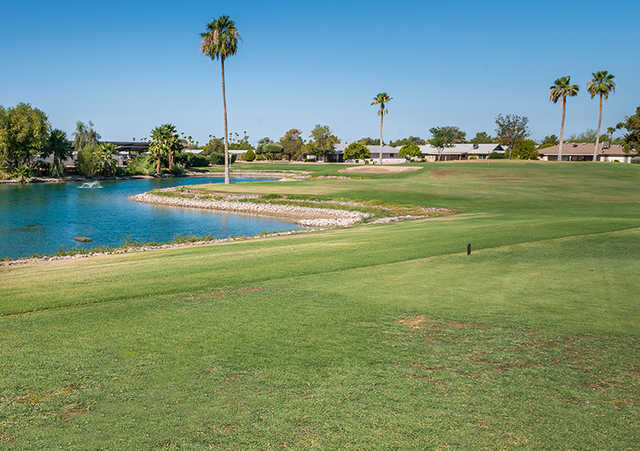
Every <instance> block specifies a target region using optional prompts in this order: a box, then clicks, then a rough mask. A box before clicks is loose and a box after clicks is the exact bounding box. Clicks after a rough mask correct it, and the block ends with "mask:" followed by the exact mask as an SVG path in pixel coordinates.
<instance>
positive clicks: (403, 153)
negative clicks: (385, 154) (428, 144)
mask: <svg viewBox="0 0 640 451" xmlns="http://www.w3.org/2000/svg"><path fill="white" fill-rule="evenodd" d="M398 156H399V157H400V158H406V159H407V160H411V159H412V158H420V157H421V156H422V152H421V151H420V147H418V144H416V143H409V144H405V145H404V146H402V149H400V151H399V152H398Z"/></svg>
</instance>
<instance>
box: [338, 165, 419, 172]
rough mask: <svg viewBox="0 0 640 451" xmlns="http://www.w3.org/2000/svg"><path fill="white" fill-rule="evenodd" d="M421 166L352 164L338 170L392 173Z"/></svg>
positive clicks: (417, 169) (413, 169)
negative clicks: (352, 165) (349, 166)
mask: <svg viewBox="0 0 640 451" xmlns="http://www.w3.org/2000/svg"><path fill="white" fill-rule="evenodd" d="M420 169H422V167H421V166H354V167H352V168H346V169H340V170H339V171H338V172H361V173H365V174H393V173H396V172H410V171H419V170H420Z"/></svg>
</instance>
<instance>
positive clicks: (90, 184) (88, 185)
mask: <svg viewBox="0 0 640 451" xmlns="http://www.w3.org/2000/svg"><path fill="white" fill-rule="evenodd" d="M78 188H82V189H97V188H102V185H101V184H100V182H99V181H97V180H95V181H93V182H84V183H83V184H82V185H80V186H79V187H78Z"/></svg>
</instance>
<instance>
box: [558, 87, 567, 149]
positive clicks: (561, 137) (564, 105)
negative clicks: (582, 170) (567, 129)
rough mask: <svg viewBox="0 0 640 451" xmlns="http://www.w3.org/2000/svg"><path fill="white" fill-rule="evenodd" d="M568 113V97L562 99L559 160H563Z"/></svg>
mask: <svg viewBox="0 0 640 451" xmlns="http://www.w3.org/2000/svg"><path fill="white" fill-rule="evenodd" d="M566 115H567V99H566V98H564V99H562V124H561V125H560V147H558V161H562V146H563V145H564V118H565V116H566Z"/></svg>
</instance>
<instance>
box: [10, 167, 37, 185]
mask: <svg viewBox="0 0 640 451" xmlns="http://www.w3.org/2000/svg"><path fill="white" fill-rule="evenodd" d="M11 177H12V178H14V179H16V180H20V181H21V182H24V181H27V180H29V179H30V178H31V177H33V171H32V170H31V168H29V167H28V166H27V165H24V164H23V165H21V166H18V167H17V168H15V169H14V170H13V171H11Z"/></svg>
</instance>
